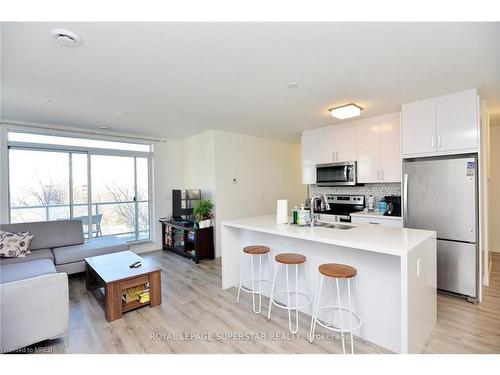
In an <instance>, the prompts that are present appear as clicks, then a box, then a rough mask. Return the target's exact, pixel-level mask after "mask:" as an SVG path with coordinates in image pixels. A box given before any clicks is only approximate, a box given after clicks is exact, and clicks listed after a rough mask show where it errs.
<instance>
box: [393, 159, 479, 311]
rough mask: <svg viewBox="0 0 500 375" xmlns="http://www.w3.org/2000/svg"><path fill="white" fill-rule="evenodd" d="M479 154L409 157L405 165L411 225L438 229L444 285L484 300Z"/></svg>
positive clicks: (405, 192)
mask: <svg viewBox="0 0 500 375" xmlns="http://www.w3.org/2000/svg"><path fill="white" fill-rule="evenodd" d="M477 171H478V169H477V156H476V155H467V156H457V155H455V156H452V157H449V156H448V157H439V158H417V159H407V160H405V161H404V163H403V218H404V226H405V228H416V229H428V230H434V231H436V232H437V272H438V274H437V286H438V289H442V290H444V291H448V292H452V293H457V294H460V295H463V296H466V297H467V299H468V300H469V301H471V302H476V301H477V298H478V284H479V271H478V269H479V246H478V244H479V243H478V232H479V230H478V222H479V221H478V188H477V185H478V184H477V181H478V177H477V175H478V173H477Z"/></svg>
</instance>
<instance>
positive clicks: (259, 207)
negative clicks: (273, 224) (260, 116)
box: [182, 130, 307, 256]
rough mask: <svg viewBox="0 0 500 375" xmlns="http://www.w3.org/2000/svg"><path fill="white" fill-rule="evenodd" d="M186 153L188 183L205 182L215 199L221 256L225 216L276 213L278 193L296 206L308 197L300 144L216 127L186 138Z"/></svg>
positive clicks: (208, 195) (185, 184) (184, 177)
mask: <svg viewBox="0 0 500 375" xmlns="http://www.w3.org/2000/svg"><path fill="white" fill-rule="evenodd" d="M182 154H183V173H182V182H183V188H184V189H189V188H200V189H201V190H202V194H203V196H204V198H209V199H211V200H212V201H213V202H214V204H215V220H214V222H215V229H216V232H215V242H216V256H220V223H221V222H222V221H224V220H229V219H235V218H242V217H249V216H258V215H266V214H274V213H275V212H276V200H277V199H288V200H289V208H290V210H291V208H293V206H294V205H298V204H300V203H303V202H304V200H305V199H306V197H307V187H306V185H302V183H301V162H300V146H299V145H298V144H294V143H287V142H279V141H274V140H270V139H265V138H259V137H252V136H247V135H242V134H237V133H231V132H224V131H219V130H211V131H209V132H206V133H202V134H198V135H196V136H193V137H190V138H187V139H185V140H184V141H183V142H182ZM233 178H235V179H236V183H233Z"/></svg>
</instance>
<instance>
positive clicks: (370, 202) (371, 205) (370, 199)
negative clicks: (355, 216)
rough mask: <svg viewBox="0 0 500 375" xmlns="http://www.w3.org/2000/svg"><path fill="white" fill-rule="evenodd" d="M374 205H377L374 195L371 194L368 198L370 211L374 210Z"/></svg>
mask: <svg viewBox="0 0 500 375" xmlns="http://www.w3.org/2000/svg"><path fill="white" fill-rule="evenodd" d="M374 206H375V199H374V198H373V195H371V194H370V197H369V198H368V211H373V207H374Z"/></svg>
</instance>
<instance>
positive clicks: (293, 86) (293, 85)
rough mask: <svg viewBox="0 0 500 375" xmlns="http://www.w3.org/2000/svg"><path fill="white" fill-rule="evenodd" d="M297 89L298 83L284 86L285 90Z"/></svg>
mask: <svg viewBox="0 0 500 375" xmlns="http://www.w3.org/2000/svg"><path fill="white" fill-rule="evenodd" d="M298 87H299V83H298V82H290V83H289V84H288V85H286V88H287V89H296V88H298Z"/></svg>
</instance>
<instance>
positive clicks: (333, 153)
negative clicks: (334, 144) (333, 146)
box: [332, 151, 337, 161]
mask: <svg viewBox="0 0 500 375" xmlns="http://www.w3.org/2000/svg"><path fill="white" fill-rule="evenodd" d="M335 155H336V152H335V151H333V152H332V159H333V161H337V158H336V156H335Z"/></svg>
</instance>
